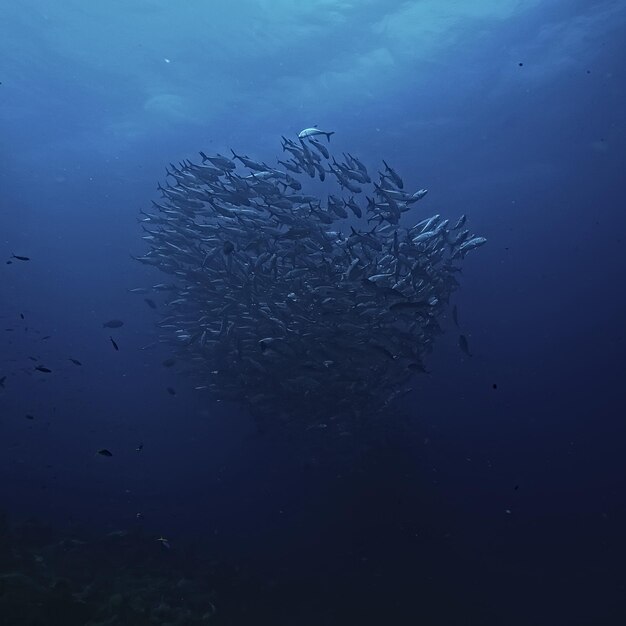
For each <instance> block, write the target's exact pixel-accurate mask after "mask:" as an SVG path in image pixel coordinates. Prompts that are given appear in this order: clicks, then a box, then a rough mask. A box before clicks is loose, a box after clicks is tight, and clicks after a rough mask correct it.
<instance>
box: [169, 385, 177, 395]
mask: <svg viewBox="0 0 626 626" xmlns="http://www.w3.org/2000/svg"><path fill="white" fill-rule="evenodd" d="M167 393H169V394H170V395H171V396H175V395H176V389H172V387H168V388H167Z"/></svg>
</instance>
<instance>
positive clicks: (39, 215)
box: [0, 0, 626, 626]
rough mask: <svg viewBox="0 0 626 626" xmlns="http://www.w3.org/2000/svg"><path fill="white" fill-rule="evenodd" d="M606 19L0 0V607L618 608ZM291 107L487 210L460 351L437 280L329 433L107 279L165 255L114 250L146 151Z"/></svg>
mask: <svg viewBox="0 0 626 626" xmlns="http://www.w3.org/2000/svg"><path fill="white" fill-rule="evenodd" d="M625 32H626V7H625V6H624V3H623V2H619V1H600V2H594V3H590V2H580V1H575V0H574V1H569V2H565V1H559V0H554V1H547V0H546V1H543V2H542V1H539V0H532V1H530V0H529V1H527V2H514V1H513V0H510V1H509V0H499V1H498V2H496V1H495V0H493V1H489V0H482V1H478V0H468V1H467V2H462V3H452V2H392V1H388V2H382V1H380V2H378V1H371V2H363V3H347V2H340V1H336V0H335V1H332V0H327V1H321V0H319V1H311V2H303V3H291V2H287V1H286V0H285V1H281V0H277V1H276V2H262V1H260V0H256V1H252V0H250V1H246V2H241V3H235V4H233V5H232V6H222V7H219V8H216V7H215V6H209V5H208V4H206V5H205V4H201V3H188V4H186V5H185V6H178V5H173V4H171V3H165V2H160V1H157V0H155V1H148V0H146V1H140V0H132V2H106V3H104V2H94V3H90V4H88V5H87V4H85V3H81V2H78V1H74V0H72V1H68V2H65V3H62V4H59V3H52V2H44V1H42V0H27V1H25V2H20V3H14V4H10V3H4V4H3V6H2V20H0V52H1V55H0V58H1V61H0V83H1V84H0V212H1V213H0V215H1V217H2V221H1V223H0V224H1V225H0V228H1V237H0V254H1V255H2V264H1V265H0V281H1V282H0V284H1V288H0V380H1V381H2V384H1V385H0V452H1V453H0V509H2V510H3V511H4V513H3V515H2V516H1V517H0V624H1V625H2V626H4V625H5V624H6V625H7V626H18V625H22V624H24V625H26V624H28V625H31V626H35V625H44V624H45V625H47V624H59V625H60V624H63V625H64V626H67V625H71V624H90V625H95V624H128V625H131V624H132V625H134V624H203V623H209V624H218V625H219V624H225V625H231V624H232V625H239V624H272V625H282V624H284V625H291V624H302V625H308V624H311V625H313V624H315V625H320V624H326V625H333V626H334V625H336V624H337V625H339V624H425V625H431V624H432V625H456V624H459V625H461V624H462V625H471V626H474V625H477V626H478V625H491V624H494V625H496V624H510V625H513V626H517V625H520V626H526V625H544V624H546V625H551V626H552V625H561V624H563V625H568V626H569V625H581V626H582V625H587V624H594V625H610V626H612V625H614V624H615V625H619V624H623V623H625V621H626V603H625V601H624V597H625V595H626V589H625V588H626V580H625V575H624V565H623V564H624V562H625V559H626V539H625V538H624V537H625V534H624V528H625V526H626V525H625V521H626V515H625V514H626V501H625V495H624V493H625V487H626V485H625V483H626V462H625V456H624V455H625V450H626V426H625V421H624V418H623V415H624V414H626V411H625V402H624V400H625V395H626V391H625V386H624V382H623V381H624V375H625V374H626V367H625V365H624V363H625V358H624V357H625V349H624V346H625V344H624V319H625V313H626V306H625V304H626V291H625V290H624V288H623V282H624V275H625V271H624V270H625V269H626V255H625V253H624V228H625V226H626V217H625V211H624V193H623V182H622V179H623V177H624V163H625V162H626V148H625V144H624V142H625V139H626V107H625V106H624V103H625V102H626V76H625V75H624V61H623V60H624V58H626V46H625V44H624V41H626V38H625V37H624V33H625ZM313 124H319V125H320V127H323V128H328V129H330V130H333V131H335V132H336V134H335V135H333V137H332V139H331V141H330V143H329V145H330V147H331V148H332V150H333V153H334V154H337V155H339V154H340V153H341V151H349V152H352V153H353V154H356V155H358V156H359V157H360V158H362V159H363V160H364V161H366V162H367V163H368V166H369V165H370V164H371V165H372V166H374V165H375V166H376V167H377V166H378V164H379V163H380V162H381V159H385V160H386V161H387V162H388V163H389V164H392V165H393V167H394V168H395V169H397V170H398V172H400V173H401V174H402V176H403V177H404V180H405V183H406V184H407V187H408V188H410V189H411V190H412V191H413V190H415V189H418V188H420V187H426V188H428V189H429V193H428V196H427V197H425V198H424V199H423V200H421V201H420V202H419V203H418V204H417V205H416V206H415V208H414V210H413V211H414V213H412V214H410V215H411V221H412V222H416V221H418V220H419V219H422V218H424V217H428V216H430V215H433V214H435V213H440V214H442V215H443V216H445V217H449V218H450V219H451V220H454V219H456V218H457V217H458V215H460V214H462V213H466V214H467V215H468V222H469V223H471V228H472V230H473V231H475V232H476V233H479V234H481V235H484V236H485V237H486V238H487V240H488V242H487V244H486V245H485V246H484V247H482V248H481V249H480V250H479V251H476V252H475V253H472V254H471V255H468V257H467V259H466V260H465V261H464V262H463V272H462V275H461V277H460V283H461V287H460V289H459V290H458V291H457V292H456V293H455V294H454V295H453V297H452V300H451V303H454V304H456V305H457V307H458V314H459V323H460V326H461V329H462V331H463V333H464V334H465V335H466V336H467V337H468V340H469V346H470V348H471V352H472V355H473V356H472V357H469V356H467V355H466V354H465V353H464V352H463V351H461V350H460V349H459V345H458V330H457V329H456V327H455V325H454V322H453V320H452V319H451V308H450V313H449V314H448V315H447V316H446V318H445V319H443V320H442V326H443V328H444V330H445V333H444V334H443V335H442V336H440V337H437V338H436V341H435V345H434V349H433V352H432V354H431V355H429V356H428V357H427V359H426V366H427V369H428V371H429V372H430V373H429V374H425V375H423V376H420V377H418V378H416V389H415V390H414V391H413V392H412V393H411V394H410V395H409V396H406V397H405V398H403V399H402V401H401V403H400V404H399V405H398V406H396V407H394V409H393V411H390V412H389V414H388V415H385V419H381V420H376V421H375V423H372V424H371V425H370V426H369V427H364V428H363V429H362V430H361V431H360V432H359V433H358V435H355V436H354V437H353V438H351V439H350V440H349V441H346V438H340V439H337V438H333V437H332V436H326V435H327V432H326V431H320V430H318V429H312V430H309V431H307V430H306V429H305V428H303V429H301V430H300V431H298V429H294V428H289V429H281V428H280V427H274V428H269V429H268V430H267V431H266V432H262V433H260V432H258V429H257V427H256V424H255V422H254V420H252V419H251V418H250V416H249V415H248V414H247V413H246V412H245V411H244V410H242V409H240V408H238V407H237V406H234V405H231V404H228V403H217V404H216V403H215V402H212V401H208V400H207V398H206V396H205V395H203V394H201V393H200V394H199V393H197V392H196V391H195V390H194V386H195V382H194V380H193V376H190V375H189V374H188V373H186V370H187V369H188V368H186V367H185V366H184V364H182V363H180V362H177V363H176V365H174V366H173V367H164V366H163V361H164V360H166V359H167V358H169V357H171V353H170V351H169V349H165V348H156V349H149V350H141V348H142V347H143V346H145V345H147V344H149V343H151V342H152V341H153V340H154V338H155V337H156V333H157V330H156V328H155V322H156V321H157V320H158V319H159V313H160V312H159V311H156V312H155V311H154V310H152V309H151V308H150V307H149V306H147V305H146V303H145V302H144V300H143V298H144V296H142V295H140V296H136V295H135V294H130V293H128V291H127V290H128V289H130V288H135V287H139V286H149V285H151V284H155V283H157V282H160V281H161V280H162V279H163V276H162V275H161V274H160V273H159V272H158V271H156V270H153V269H152V268H147V267H144V266H142V265H140V264H139V263H136V262H134V261H133V260H132V259H131V258H130V256H129V254H130V253H132V254H135V255H136V254H139V253H141V252H142V251H143V250H145V246H144V242H142V240H141V239H140V237H141V234H142V233H141V229H140V225H139V224H138V223H137V218H138V217H139V216H140V214H139V209H149V207H150V200H151V199H154V200H157V199H158V197H159V196H158V193H157V191H156V189H155V187H156V183H157V181H163V179H164V173H165V172H164V170H165V167H166V166H167V165H168V163H170V162H174V163H177V162H179V161H180V160H182V159H192V160H194V161H196V162H198V161H199V157H198V151H199V150H203V151H205V152H207V154H210V153H214V152H220V153H223V154H230V148H231V147H232V148H234V149H235V151H236V152H237V153H240V152H242V153H244V154H247V155H249V156H250V157H252V158H256V159H258V160H260V161H263V160H267V161H268V162H269V161H272V162H273V160H274V159H275V157H276V156H277V155H279V154H280V136H281V135H285V136H288V137H291V138H293V137H295V136H296V134H297V133H298V131H300V130H301V129H302V128H305V127H308V126H312V125H313ZM323 141H324V142H325V141H326V140H325V139H324V138H323ZM281 158H282V155H281ZM12 255H17V256H24V257H28V258H29V259H30V260H28V261H23V260H20V259H16V258H13V257H12ZM7 261H11V263H10V264H7V263H6V262H7ZM148 297H152V296H148ZM154 299H155V301H156V302H157V304H158V306H159V308H162V306H163V305H162V302H163V301H162V300H160V299H159V298H158V297H155V298H154ZM22 315H23V318H22ZM111 319H120V320H123V321H124V326H122V327H121V328H102V324H103V322H106V321H107V320H111ZM110 337H112V338H113V339H114V341H115V342H116V344H117V345H118V347H119V350H115V349H114V347H113V346H112V343H111V341H110ZM29 357H33V358H36V359H38V360H37V361H32V360H31V359H30V358H29ZM70 359H76V360H78V361H79V362H80V363H81V365H77V364H75V363H73V362H72V361H71V360H70ZM38 365H41V366H42V367H46V368H49V369H50V370H52V371H51V373H47V372H42V371H37V370H35V369H34V368H35V366H38ZM168 388H171V389H172V390H174V391H175V395H173V394H172V393H170V392H168ZM101 450H109V451H110V452H111V453H112V456H111V457H108V456H105V455H103V454H98V451H101ZM168 546H169V547H168Z"/></svg>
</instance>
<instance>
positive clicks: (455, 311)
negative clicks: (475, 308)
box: [452, 304, 459, 328]
mask: <svg viewBox="0 0 626 626" xmlns="http://www.w3.org/2000/svg"><path fill="white" fill-rule="evenodd" d="M452 319H453V320H454V325H455V326H456V327H457V328H458V327H459V309H458V308H457V306H456V304H455V305H454V306H453V307H452Z"/></svg>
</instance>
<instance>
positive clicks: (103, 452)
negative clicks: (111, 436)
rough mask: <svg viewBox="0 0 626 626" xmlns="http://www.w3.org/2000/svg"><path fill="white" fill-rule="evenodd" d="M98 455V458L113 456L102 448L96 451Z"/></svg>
mask: <svg viewBox="0 0 626 626" xmlns="http://www.w3.org/2000/svg"><path fill="white" fill-rule="evenodd" d="M98 454H99V455H100V456H113V453H112V452H111V451H110V450H107V449H106V448H102V450H98Z"/></svg>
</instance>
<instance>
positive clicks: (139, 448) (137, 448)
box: [135, 443, 143, 452]
mask: <svg viewBox="0 0 626 626" xmlns="http://www.w3.org/2000/svg"><path fill="white" fill-rule="evenodd" d="M142 450H143V443H140V444H139V445H138V446H137V447H136V448H135V452H141V451H142Z"/></svg>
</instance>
